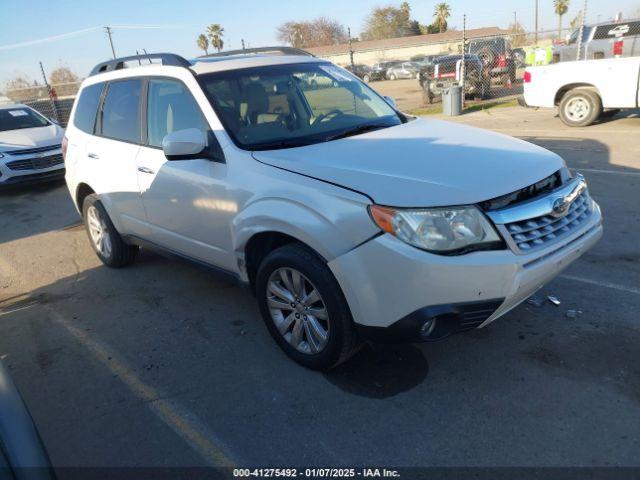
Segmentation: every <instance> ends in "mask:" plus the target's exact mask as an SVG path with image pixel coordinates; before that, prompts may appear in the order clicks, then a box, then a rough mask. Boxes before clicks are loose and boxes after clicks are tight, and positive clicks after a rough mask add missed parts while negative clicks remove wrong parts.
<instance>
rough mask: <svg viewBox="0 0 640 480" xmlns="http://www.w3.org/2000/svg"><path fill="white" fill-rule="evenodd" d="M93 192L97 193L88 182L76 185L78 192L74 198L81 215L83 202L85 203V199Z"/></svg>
mask: <svg viewBox="0 0 640 480" xmlns="http://www.w3.org/2000/svg"><path fill="white" fill-rule="evenodd" d="M92 193H96V192H95V190H94V189H93V188H91V187H90V186H89V185H88V184H87V183H84V182H81V183H79V184H78V186H77V187H76V194H75V198H74V200H75V202H76V206H77V208H78V211H79V212H80V216H82V204H83V203H84V199H85V198H87V197H88V196H89V195H91V194H92Z"/></svg>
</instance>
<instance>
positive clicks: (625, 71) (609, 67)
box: [524, 57, 640, 127]
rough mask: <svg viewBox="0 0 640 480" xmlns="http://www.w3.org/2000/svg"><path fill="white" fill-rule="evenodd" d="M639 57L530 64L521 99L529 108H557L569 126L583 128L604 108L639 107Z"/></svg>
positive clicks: (526, 72) (600, 113)
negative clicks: (532, 65) (538, 65)
mask: <svg viewBox="0 0 640 480" xmlns="http://www.w3.org/2000/svg"><path fill="white" fill-rule="evenodd" d="M639 87H640V57H628V58H609V59H602V60H586V61H578V62H561V63H555V64H552V65H545V66H540V67H529V68H527V69H526V71H525V73H524V101H525V103H526V105H527V106H529V107H550V108H553V107H556V106H558V107H559V113H560V118H561V119H562V121H563V122H564V123H565V124H567V125H569V126H571V127H586V126H587V125H591V124H592V123H593V122H595V121H596V120H597V119H598V118H599V117H601V116H602V115H603V112H604V111H605V109H608V110H609V111H611V109H615V110H617V109H621V108H638V106H639V102H640V98H639Z"/></svg>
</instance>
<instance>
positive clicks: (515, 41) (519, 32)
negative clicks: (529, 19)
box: [509, 22, 527, 48]
mask: <svg viewBox="0 0 640 480" xmlns="http://www.w3.org/2000/svg"><path fill="white" fill-rule="evenodd" d="M509 30H511V46H512V47H514V48H517V47H522V46H524V45H526V43H527V31H526V30H525V29H524V27H523V26H522V25H520V22H516V23H512V24H511V25H509Z"/></svg>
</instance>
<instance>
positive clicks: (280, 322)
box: [266, 267, 330, 355]
mask: <svg viewBox="0 0 640 480" xmlns="http://www.w3.org/2000/svg"><path fill="white" fill-rule="evenodd" d="M266 295H267V305H268V307H269V312H270V314H271V319H272V320H273V323H274V325H275V326H276V328H277V329H278V331H279V332H280V334H281V335H282V336H283V337H284V339H285V340H286V341H287V342H288V343H289V344H290V345H291V346H292V347H294V348H295V349H296V350H298V351H299V352H301V353H305V354H308V355H314V354H317V353H320V352H321V351H322V350H324V348H325V347H326V345H327V342H328V340H329V333H330V323H329V314H328V312H327V308H326V305H325V303H324V301H323V299H322V296H321V295H320V292H319V291H318V289H317V288H316V287H315V286H314V285H313V283H311V281H309V279H308V278H307V277H305V276H304V275H303V274H302V273H300V272H299V271H298V270H295V269H293V268H289V267H282V268H278V269H277V270H275V271H274V272H273V273H272V274H271V276H270V277H269V280H268V282H267V292H266Z"/></svg>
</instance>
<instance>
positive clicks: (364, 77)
mask: <svg viewBox="0 0 640 480" xmlns="http://www.w3.org/2000/svg"><path fill="white" fill-rule="evenodd" d="M362 80H363V81H364V83H369V82H370V81H371V77H370V76H369V75H365V76H363V77H362Z"/></svg>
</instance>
